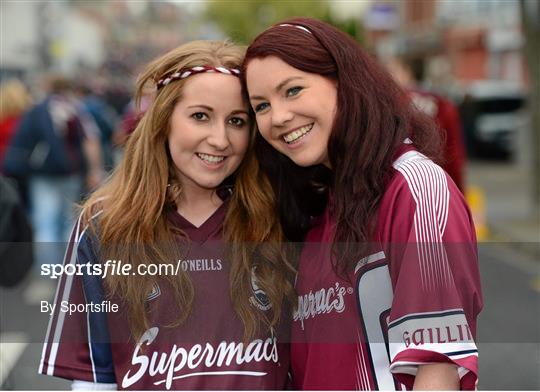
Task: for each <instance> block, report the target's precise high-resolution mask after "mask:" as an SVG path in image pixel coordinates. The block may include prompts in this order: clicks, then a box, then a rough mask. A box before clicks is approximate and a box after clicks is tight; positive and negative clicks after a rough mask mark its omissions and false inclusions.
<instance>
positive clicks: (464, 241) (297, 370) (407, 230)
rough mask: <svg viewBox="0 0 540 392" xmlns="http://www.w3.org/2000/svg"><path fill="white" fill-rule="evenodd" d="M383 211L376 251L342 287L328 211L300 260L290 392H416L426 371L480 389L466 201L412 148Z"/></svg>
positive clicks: (477, 301) (477, 292) (475, 284)
mask: <svg viewBox="0 0 540 392" xmlns="http://www.w3.org/2000/svg"><path fill="white" fill-rule="evenodd" d="M394 168H395V174H394V176H393V178H392V179H391V181H390V183H389V185H388V187H387V189H386V191H385V194H384V196H383V199H382V201H381V204H380V209H379V213H378V221H377V228H376V234H375V237H374V238H373V243H372V244H370V251H369V252H368V253H367V254H366V257H364V258H363V259H362V260H359V261H358V263H357V265H356V268H355V269H354V271H350V272H348V273H346V276H344V277H340V276H338V274H336V273H335V272H334V269H333V268H332V262H331V259H330V254H331V248H332V240H333V235H334V230H335V221H334V220H333V218H332V216H330V213H329V210H330V209H329V208H328V209H327V210H326V212H325V213H324V214H323V216H321V217H320V218H319V220H318V222H316V224H315V226H314V227H313V228H312V230H311V231H310V232H309V234H308V237H307V239H306V244H305V247H304V250H303V253H302V256H301V259H300V265H299V271H298V279H297V282H296V290H297V292H298V295H299V298H298V310H297V311H296V312H295V313H294V322H293V329H292V340H291V342H292V343H291V367H292V377H293V387H295V388H299V389H341V390H354V389H357V390H400V389H405V388H406V389H412V386H413V383H414V377H415V375H416V371H417V369H418V366H419V365H422V364H428V363H438V362H449V363H454V364H456V365H457V366H458V372H459V377H460V379H461V387H462V389H474V388H475V384H476V381H477V374H478V370H477V359H478V352H477V348H476V345H475V342H474V337H475V332H476V317H477V315H478V313H479V312H480V309H481V308H482V295H481V288H480V277H479V271H478V259H477V249H476V237H475V232H474V226H473V222H472V219H471V215H470V212H469V210H468V208H467V206H466V204H465V201H464V200H463V197H462V195H461V192H460V191H459V190H458V189H457V187H456V186H455V184H454V183H453V182H452V181H451V180H449V177H448V176H447V174H446V173H445V172H444V171H443V170H442V169H441V168H440V167H439V166H437V165H436V164H434V163H433V162H432V161H430V160H429V159H427V158H426V157H425V156H423V155H422V154H420V153H418V152H417V151H415V150H414V149H412V148H411V147H410V146H407V147H404V148H403V150H402V151H401V153H400V154H399V157H398V159H397V160H396V161H395V162H394Z"/></svg>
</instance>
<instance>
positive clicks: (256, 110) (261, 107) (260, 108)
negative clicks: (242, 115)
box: [253, 102, 270, 113]
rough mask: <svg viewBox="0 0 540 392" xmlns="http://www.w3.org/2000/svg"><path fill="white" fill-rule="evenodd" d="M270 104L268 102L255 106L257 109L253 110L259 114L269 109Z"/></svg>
mask: <svg viewBox="0 0 540 392" xmlns="http://www.w3.org/2000/svg"><path fill="white" fill-rule="evenodd" d="M269 106H270V104H269V103H267V102H263V103H260V104H258V105H255V107H254V108H253V110H254V111H255V113H259V112H260V111H262V110H264V109H266V108H267V107H269Z"/></svg>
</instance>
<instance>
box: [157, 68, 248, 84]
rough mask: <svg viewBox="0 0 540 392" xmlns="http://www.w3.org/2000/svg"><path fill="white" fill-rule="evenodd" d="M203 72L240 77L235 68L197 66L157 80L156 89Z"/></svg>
mask: <svg viewBox="0 0 540 392" xmlns="http://www.w3.org/2000/svg"><path fill="white" fill-rule="evenodd" d="M204 72H218V73H222V74H225V75H233V76H239V75H240V71H239V70H238V69H236V68H225V67H211V66H209V65H199V66H197V67H193V68H189V69H183V70H180V71H178V72H175V73H173V74H172V75H169V76H166V77H164V78H161V79H159V80H158V82H157V89H158V90H160V89H161V88H163V87H165V86H166V85H168V84H169V83H171V82H173V81H175V80H181V79H185V78H187V77H189V76H191V75H195V74H198V73H204Z"/></svg>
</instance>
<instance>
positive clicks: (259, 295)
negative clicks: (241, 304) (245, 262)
mask: <svg viewBox="0 0 540 392" xmlns="http://www.w3.org/2000/svg"><path fill="white" fill-rule="evenodd" d="M255 269H256V267H255V268H253V269H252V270H251V291H252V292H253V295H252V296H251V297H250V298H249V302H251V304H252V305H255V306H256V307H257V308H259V309H260V310H264V311H266V310H268V309H270V308H271V307H272V305H271V304H270V300H269V299H268V297H267V296H266V293H265V292H264V291H263V290H262V289H261V288H260V287H259V286H258V285H257V276H256V275H255Z"/></svg>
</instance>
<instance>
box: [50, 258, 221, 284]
mask: <svg viewBox="0 0 540 392" xmlns="http://www.w3.org/2000/svg"><path fill="white" fill-rule="evenodd" d="M222 268H223V265H222V260H221V259H195V260H178V261H177V262H176V263H169V264H167V263H159V264H139V265H137V266H136V267H134V266H133V265H131V264H128V263H125V262H123V261H122V260H107V261H105V262H104V263H91V262H88V263H84V264H79V263H76V264H75V263H74V264H65V265H64V264H42V265H41V275H42V276H49V277H50V278H51V279H57V278H58V277H60V276H62V275H67V276H74V275H78V276H83V275H87V276H101V277H102V278H103V279H104V278H106V277H107V276H113V275H117V276H126V275H141V276H143V275H149V276H170V275H178V273H179V272H180V269H182V270H183V271H191V272H193V271H220V270H221V269H222Z"/></svg>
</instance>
